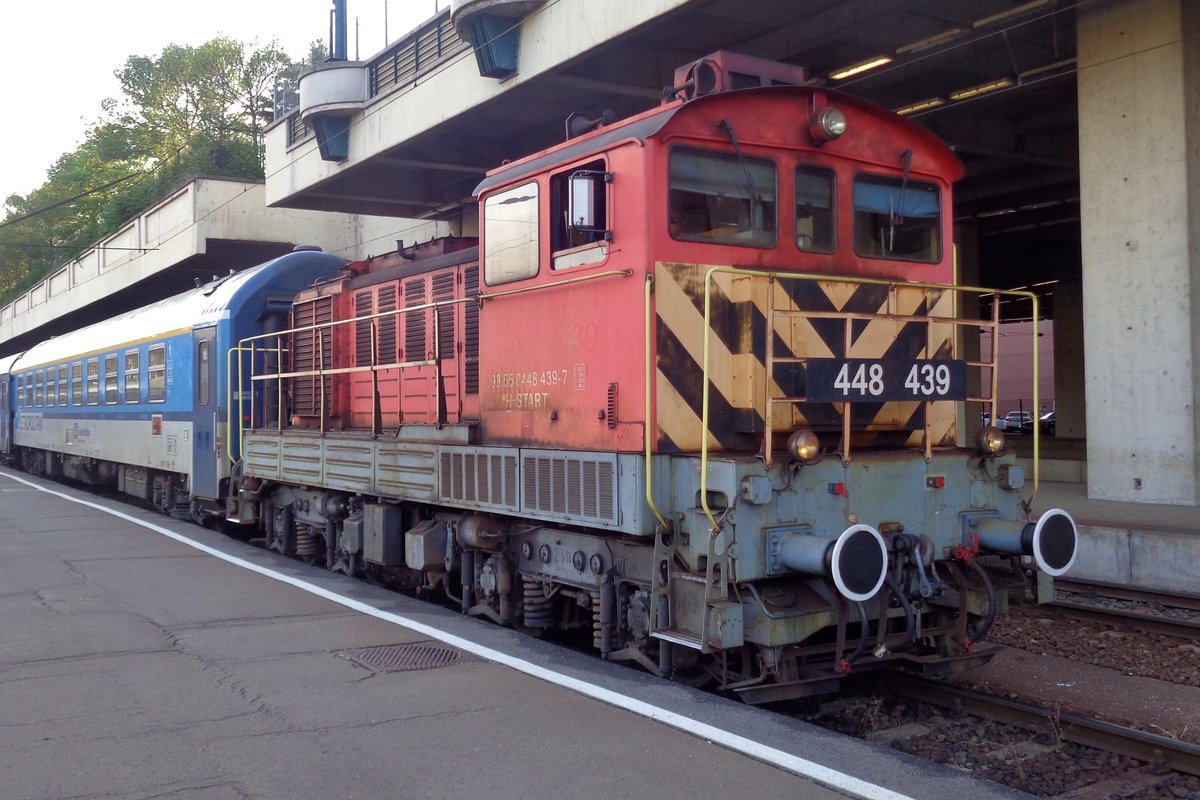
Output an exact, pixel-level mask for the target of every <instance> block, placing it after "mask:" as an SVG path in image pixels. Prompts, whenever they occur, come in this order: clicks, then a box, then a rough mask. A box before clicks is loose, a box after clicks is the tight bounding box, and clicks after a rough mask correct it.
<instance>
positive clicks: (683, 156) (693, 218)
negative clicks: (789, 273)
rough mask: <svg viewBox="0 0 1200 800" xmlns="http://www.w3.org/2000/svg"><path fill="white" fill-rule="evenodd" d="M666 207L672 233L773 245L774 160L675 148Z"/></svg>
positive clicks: (723, 241) (700, 239)
mask: <svg viewBox="0 0 1200 800" xmlns="http://www.w3.org/2000/svg"><path fill="white" fill-rule="evenodd" d="M668 213H669V215H670V217H669V221H668V230H669V231H670V234H671V237H672V238H674V239H679V240H681V241H685V242H714V243H721V244H736V245H743V246H746V247H774V246H775V241H776V231H777V229H778V226H777V225H776V222H775V165H774V164H773V163H771V162H770V161H767V160H765V159H761V158H744V157H740V156H739V155H737V154H734V153H716V152H705V151H701V150H688V149H684V148H675V149H674V150H672V151H671V158H670V197H669V208H668Z"/></svg>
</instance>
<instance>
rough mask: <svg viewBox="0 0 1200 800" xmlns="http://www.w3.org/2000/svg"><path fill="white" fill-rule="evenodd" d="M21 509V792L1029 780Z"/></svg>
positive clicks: (1, 761) (9, 587)
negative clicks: (978, 777) (949, 764)
mask: <svg viewBox="0 0 1200 800" xmlns="http://www.w3.org/2000/svg"><path fill="white" fill-rule="evenodd" d="M0 514H2V515H3V519H4V523H3V525H2V526H0V711H2V712H3V713H2V714H0V797H4V798H6V800H59V799H60V798H67V797H72V798H85V797H105V798H131V799H132V798H149V797H168V796H169V797H179V798H188V800H226V798H228V799H229V800H233V799H234V798H240V799H241V800H244V799H245V798H255V800H270V799H272V798H281V799H282V798H288V800H305V799H306V798H314V799H315V798H321V799H322V800H323V799H324V798H331V797H337V798H344V799H345V800H350V799H351V798H371V799H372V800H375V799H377V798H389V799H390V798H421V799H424V798H442V797H447V798H449V797H455V798H457V797H484V798H518V797H519V798H527V797H546V798H601V797H603V798H642V797H664V796H667V797H681V798H682V797H700V796H704V797H712V796H726V797H736V796H763V797H789V798H813V799H814V800H816V799H820V800H824V799H825V798H836V797H867V798H878V800H903V799H904V798H922V800H937V799H938V798H954V799H955V800H958V799H959V798H962V797H972V798H1006V797H1007V798H1011V797H1018V796H1021V795H1017V794H1015V793H1013V792H1011V791H1010V790H1007V789H1005V788H1003V787H1000V786H996V785H993V784H985V783H980V782H977V781H975V780H974V779H972V778H970V777H969V776H967V775H964V774H962V773H959V772H955V771H952V770H949V769H944V768H941V767H938V766H935V765H931V764H928V763H926V762H923V761H918V760H915V759H912V758H909V757H907V756H904V755H902V754H900V753H897V752H895V751H891V750H888V749H886V748H883V747H880V746H876V745H872V744H868V743H865V742H860V741H856V740H852V739H848V738H845V737H841V736H837V735H834V734H831V733H829V732H826V731H823V730H821V729H818V728H814V727H812V726H810V725H807V724H805V723H803V722H800V721H797V720H794V719H791V718H789V717H786V716H784V715H781V714H776V713H772V712H770V711H768V710H765V709H757V708H751V707H748V706H744V705H742V704H740V703H737V702H734V701H730V700H726V699H724V698H721V697H716V696H713V695H709V694H704V693H701V692H699V691H695V690H692V689H690V688H688V687H685V686H680V685H676V684H671V683H669V682H666V681H661V680H658V679H656V678H653V677H651V676H649V675H647V674H645V673H642V672H639V671H636V670H633V669H628V668H625V667H622V666H619V665H616V664H610V663H607V662H604V661H601V660H599V659H598V658H595V657H592V656H588V655H585V654H578V653H574V652H572V651H567V650H563V649H562V648H559V647H555V646H553V645H550V644H547V643H545V642H541V641H538V640H535V639H531V638H529V637H524V636H521V635H519V634H516V633H514V632H512V631H509V630H506V629H503V628H500V627H498V626H494V625H491V624H488V623H483V622H479V621H477V620H473V619H468V618H465V617H462V616H461V615H458V614H455V613H453V612H450V611H447V610H444V609H441V608H439V607H436V606H433V605H430V604H427V603H421V602H419V601H416V600H412V599H409V598H407V597H403V596H399V595H396V594H394V593H392V592H388V591H386V590H383V589H381V588H379V587H375V586H371V585H368V584H366V583H363V582H361V581H357V580H353V579H349V578H345V577H344V576H340V575H336V574H331V573H329V572H326V571H324V570H320V569H316V568H311V567H308V566H306V565H304V564H302V563H298V562H295V561H291V560H286V559H282V558H280V557H277V556H275V555H274V554H271V553H267V552H264V551H263V550H261V549H258V548H255V547H251V546H249V545H246V544H243V543H241V542H237V541H235V540H232V539H229V538H227V537H225V536H223V535H221V534H219V533H216V532H213V531H209V530H205V529H203V528H200V527H197V526H194V525H191V524H188V523H183V522H177V521H173V520H170V519H168V518H165V517H161V516H158V515H155V514H152V513H149V512H143V511H140V510H137V509H134V508H133V507H130V506H125V505H119V504H112V503H109V502H107V501H103V500H99V499H97V498H95V497H93V496H90V495H87V494H84V493H81V492H78V491H76V490H74V489H70V488H65V487H62V486H60V485H57V484H52V483H48V482H43V481H40V480H36V479H31V478H29V477H28V476H25V475H23V474H21V473H16V472H13V471H10V470H3V469H0ZM414 666H423V667H426V668H423V669H414V668H412V667H414ZM388 670H393V671H388Z"/></svg>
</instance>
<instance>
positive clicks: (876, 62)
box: [829, 56, 892, 81]
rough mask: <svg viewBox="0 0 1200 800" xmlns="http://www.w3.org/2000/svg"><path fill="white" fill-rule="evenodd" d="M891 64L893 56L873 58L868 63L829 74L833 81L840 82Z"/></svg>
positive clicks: (853, 65)
mask: <svg viewBox="0 0 1200 800" xmlns="http://www.w3.org/2000/svg"><path fill="white" fill-rule="evenodd" d="M890 63H892V57H891V56H873V57H871V58H868V59H867V60H866V61H860V62H859V63H857V64H852V65H850V66H849V67H842V68H841V69H839V70H837V71H835V72H831V73H829V77H830V79H832V80H835V81H840V80H842V79H843V78H849V77H850V76H851V75H858V74H860V73H863V72H866V71H867V70H869V69H875V68H876V67H882V66H883V65H884V64H890Z"/></svg>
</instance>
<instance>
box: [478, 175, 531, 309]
mask: <svg viewBox="0 0 1200 800" xmlns="http://www.w3.org/2000/svg"><path fill="white" fill-rule="evenodd" d="M483 215H484V220H483V243H484V253H483V259H484V279H485V280H486V282H487V283H488V285H489V286H495V285H496V284H499V283H511V282H512V281H518V280H521V279H522V278H532V277H533V276H534V275H537V273H538V185H537V182H535V181H531V182H529V183H525V184H522V185H520V186H516V187H514V188H512V189H506V190H505V191H503V192H499V193H498V194H494V195H492V196H491V197H489V198H487V200H485V201H484V203H483Z"/></svg>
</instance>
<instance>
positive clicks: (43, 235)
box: [0, 37, 324, 303]
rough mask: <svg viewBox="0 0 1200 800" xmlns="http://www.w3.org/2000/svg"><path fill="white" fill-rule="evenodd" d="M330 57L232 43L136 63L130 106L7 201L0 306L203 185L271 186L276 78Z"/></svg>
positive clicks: (129, 76) (126, 96)
mask: <svg viewBox="0 0 1200 800" xmlns="http://www.w3.org/2000/svg"><path fill="white" fill-rule="evenodd" d="M323 58H324V47H323V45H321V43H320V42H315V43H313V45H312V46H311V47H310V53H309V54H307V56H306V58H305V59H303V60H302V61H301V62H292V61H291V60H290V59H289V58H288V57H287V55H286V54H285V53H284V52H283V51H282V50H280V49H279V48H278V47H276V46H274V45H270V46H267V47H263V48H256V47H248V46H246V45H242V44H239V43H238V42H235V41H233V40H232V39H228V38H224V37H218V38H215V39H212V40H211V41H208V42H205V43H204V44H202V45H199V46H198V47H190V46H181V45H170V46H168V47H167V48H165V49H164V50H163V51H162V53H161V54H159V55H158V56H157V57H149V56H130V57H129V58H128V59H127V60H126V61H125V64H124V65H123V66H122V68H121V69H119V70H117V72H116V76H117V79H118V80H119V81H120V85H121V91H122V95H121V97H119V98H115V99H108V100H105V101H104V103H103V104H102V112H103V113H102V116H101V118H100V119H99V120H98V121H97V122H96V123H95V124H94V125H93V126H92V127H91V129H90V130H89V131H88V133H87V136H86V138H85V140H84V142H83V143H82V144H81V145H80V146H79V147H78V148H77V149H76V150H75V151H73V152H70V153H65V154H63V156H61V157H60V158H59V160H58V162H57V163H56V164H55V165H54V167H53V168H52V169H51V170H50V171H49V172H48V174H47V180H46V183H45V184H43V185H42V186H40V187H38V188H37V189H35V190H33V191H32V192H30V193H29V194H28V195H26V196H21V195H16V194H14V195H11V196H10V197H8V198H6V199H5V201H4V204H5V207H6V210H7V212H8V214H7V218H6V219H5V221H4V222H3V223H0V303H7V302H9V301H10V300H12V299H13V298H14V297H16V296H17V295H19V294H20V293H21V292H23V291H25V290H26V289H27V288H29V287H30V286H32V285H33V284H34V283H36V282H37V281H39V280H41V279H42V278H43V277H45V275H47V274H48V273H49V272H50V271H51V270H53V269H55V268H56V267H58V266H59V265H61V264H65V263H67V262H69V261H70V260H71V259H72V258H74V257H76V256H77V255H79V254H80V253H81V252H83V251H84V250H85V249H86V248H87V247H88V246H89V245H90V244H92V243H94V242H96V241H97V240H98V239H101V238H103V237H105V236H107V235H109V234H111V233H113V232H114V231H116V230H117V229H118V228H119V227H120V226H121V224H122V223H123V222H124V221H125V220H127V219H129V218H131V217H133V216H135V215H136V214H138V213H140V212H141V211H143V210H144V209H146V208H147V207H149V206H151V205H153V204H154V203H155V202H157V201H158V200H159V199H161V198H162V197H164V196H165V195H166V194H168V193H170V192H171V191H173V190H174V189H176V188H177V187H179V186H181V185H183V184H185V183H186V182H187V181H189V180H191V179H192V178H194V177H196V176H201V175H207V176H217V177H230V178H243V179H257V178H262V177H263V134H264V131H265V129H266V126H267V125H269V124H270V122H271V121H272V119H273V116H274V96H273V93H274V91H275V88H276V83H277V81H278V82H284V83H286V82H287V81H288V80H289V79H290V81H291V82H292V83H294V81H295V78H296V76H297V75H298V74H299V70H300V69H301V68H302V66H303V65H304V63H305V62H307V63H315V61H316V60H317V59H322V60H323ZM122 178H126V180H120V179H122ZM110 183H111V184H112V185H110V186H107V188H102V189H100V190H99V191H92V190H94V189H96V188H97V187H104V186H106V184H110ZM72 198H74V199H72ZM64 201H68V202H64ZM59 203H61V205H57V206H56V204H59ZM45 209H49V210H45ZM25 215H29V217H28V218H27V219H19V218H21V217H24V216H25Z"/></svg>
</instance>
